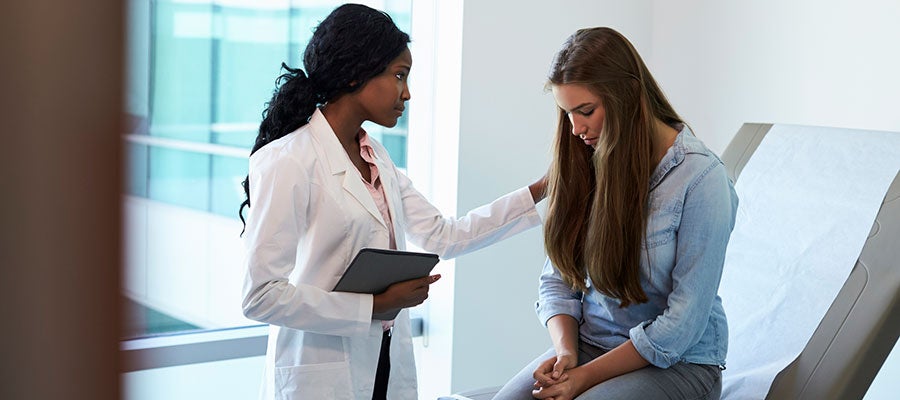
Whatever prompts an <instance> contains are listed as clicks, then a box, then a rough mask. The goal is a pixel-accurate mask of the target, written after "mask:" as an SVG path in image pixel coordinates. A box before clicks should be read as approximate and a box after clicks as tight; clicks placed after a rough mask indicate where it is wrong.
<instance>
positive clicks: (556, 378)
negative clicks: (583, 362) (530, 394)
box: [533, 353, 578, 390]
mask: <svg viewBox="0 0 900 400" xmlns="http://www.w3.org/2000/svg"><path fill="white" fill-rule="evenodd" d="M576 366H578V357H577V356H576V355H574V354H570V353H563V354H559V355H557V356H555V357H550V358H548V359H546V360H544V362H542V363H541V364H540V365H538V367H537V369H535V370H534V374H533V376H534V381H535V382H534V387H535V389H536V390H537V389H540V388H544V387H550V386H553V385H556V384H558V383H562V382H565V381H566V380H568V379H569V375H568V374H567V373H566V371H567V370H569V369H572V368H575V367H576Z"/></svg>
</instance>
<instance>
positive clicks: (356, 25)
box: [238, 4, 409, 235]
mask: <svg viewBox="0 0 900 400" xmlns="http://www.w3.org/2000/svg"><path fill="white" fill-rule="evenodd" d="M407 43H409V35H407V34H406V33H404V32H403V31H401V30H400V29H399V28H397V25H396V24H394V21H393V20H392V19H391V17H390V16H389V15H387V14H386V13H384V12H382V11H378V10H375V9H372V8H369V7H367V6H364V5H360V4H344V5H342V6H340V7H338V8H336V9H334V11H332V12H331V13H330V14H328V16H327V17H325V19H324V20H322V22H320V23H319V25H318V27H316V29H315V31H314V32H313V36H312V39H310V41H309V44H307V45H306V50H305V51H304V52H303V67H304V69H305V70H306V72H304V70H303V69H300V68H291V67H289V66H288V65H286V64H284V63H282V64H281V68H282V69H283V70H284V71H286V72H285V73H284V74H282V75H281V76H279V77H278V78H277V79H276V80H275V91H274V92H273V94H272V99H271V100H269V102H268V103H266V108H265V110H264V111H263V113H262V117H263V120H262V123H261V124H260V125H259V134H258V135H257V136H256V141H255V142H254V144H253V149H252V150H251V151H250V155H253V153H255V152H256V151H257V150H259V149H260V148H262V147H263V146H265V145H266V144H268V143H269V142H271V141H273V140H276V139H278V138H280V137H282V136H284V135H287V134H288V133H291V132H293V131H295V130H297V128H300V127H301V126H303V125H306V124H307V123H308V122H309V119H310V117H312V114H313V112H314V111H315V110H316V107H319V106H321V105H323V104H326V103H327V102H328V101H330V100H332V99H335V98H337V97H338V96H341V95H343V94H346V93H351V92H354V91H356V90H357V89H359V88H360V87H362V86H363V85H364V84H365V83H366V82H367V81H368V80H369V79H372V78H373V77H375V76H377V75H378V74H380V73H382V72H383V71H384V70H385V68H387V66H388V64H390V62H391V61H392V60H394V59H395V58H397V56H399V55H400V54H401V53H402V52H403V51H404V50H405V49H406V46H407ZM351 83H352V84H351ZM242 186H243V187H244V194H245V195H246V199H245V200H244V202H243V203H241V205H240V207H239V208H238V216H239V217H240V218H241V222H242V223H243V224H244V227H245V228H246V221H245V220H244V214H243V211H244V207H245V206H246V207H250V179H249V176H247V177H246V178H244V181H243V182H242ZM243 233H244V232H243V230H242V231H241V234H242V235H243Z"/></svg>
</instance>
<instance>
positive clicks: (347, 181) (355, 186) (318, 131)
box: [309, 110, 387, 227]
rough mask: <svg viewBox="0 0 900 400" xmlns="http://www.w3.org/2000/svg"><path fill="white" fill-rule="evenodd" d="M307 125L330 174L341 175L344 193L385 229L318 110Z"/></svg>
mask: <svg viewBox="0 0 900 400" xmlns="http://www.w3.org/2000/svg"><path fill="white" fill-rule="evenodd" d="M309 124H310V127H311V128H312V134H313V136H314V137H315V138H316V141H318V142H319V143H321V144H322V148H323V150H324V152H325V159H326V160H327V162H328V167H329V168H330V170H331V174H332V175H333V176H339V175H343V176H342V177H341V178H340V179H342V181H341V186H342V187H343V188H344V191H345V192H347V193H348V194H350V197H352V198H353V199H355V200H356V202H357V203H359V205H361V206H362V207H363V208H365V209H366V210H367V211H368V212H369V214H372V217H374V218H375V219H376V220H377V221H378V222H379V223H381V225H382V226H384V227H387V224H386V223H385V221H384V219H383V218H382V217H381V212H380V211H378V206H376V205H375V200H374V199H372V194H371V193H369V189H367V188H366V185H365V184H364V183H363V182H362V178H360V176H359V172H358V171H356V167H355V166H354V165H353V162H351V161H350V157H348V156H347V152H346V151H344V147H343V146H341V142H340V141H338V139H337V136H336V135H335V134H334V130H332V129H331V125H329V124H328V121H327V120H326V119H325V116H324V115H322V112H321V111H319V110H316V111H315V112H313V115H312V117H311V118H310V119H309Z"/></svg>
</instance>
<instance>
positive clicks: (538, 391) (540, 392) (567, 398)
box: [531, 359, 589, 400]
mask: <svg viewBox="0 0 900 400" xmlns="http://www.w3.org/2000/svg"><path fill="white" fill-rule="evenodd" d="M551 360H552V359H551ZM548 361H550V360H548ZM543 365H544V364H541V366H543ZM584 372H585V370H584V368H581V367H575V368H572V369H570V370H568V371H566V373H565V374H564V375H563V376H565V377H566V379H564V380H557V381H556V383H553V384H552V385H546V386H538V384H537V383H535V389H534V390H532V391H531V395H532V396H534V397H535V398H536V399H549V400H571V399H574V398H575V397H578V396H579V395H581V394H582V393H584V391H585V390H587V388H588V387H589V386H587V385H585V384H586V383H587V382H586V379H585V377H584V376H583V374H584ZM535 375H537V371H535Z"/></svg>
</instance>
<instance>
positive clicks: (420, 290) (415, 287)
mask: <svg viewBox="0 0 900 400" xmlns="http://www.w3.org/2000/svg"><path fill="white" fill-rule="evenodd" d="M438 279H441V276H440V275H439V274H438V275H430V276H426V277H424V278H418V279H410V280H408V281H403V282H397V283H395V284H393V285H391V286H388V288H387V290H385V291H384V292H382V293H380V294H376V295H375V297H374V299H373V302H372V313H373V314H377V313H383V312H386V311H390V310H396V309H398V308H407V307H413V306H417V305H419V304H422V302H423V301H425V299H427V298H428V286H429V285H431V284H432V283H435V282H437V280H438Z"/></svg>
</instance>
